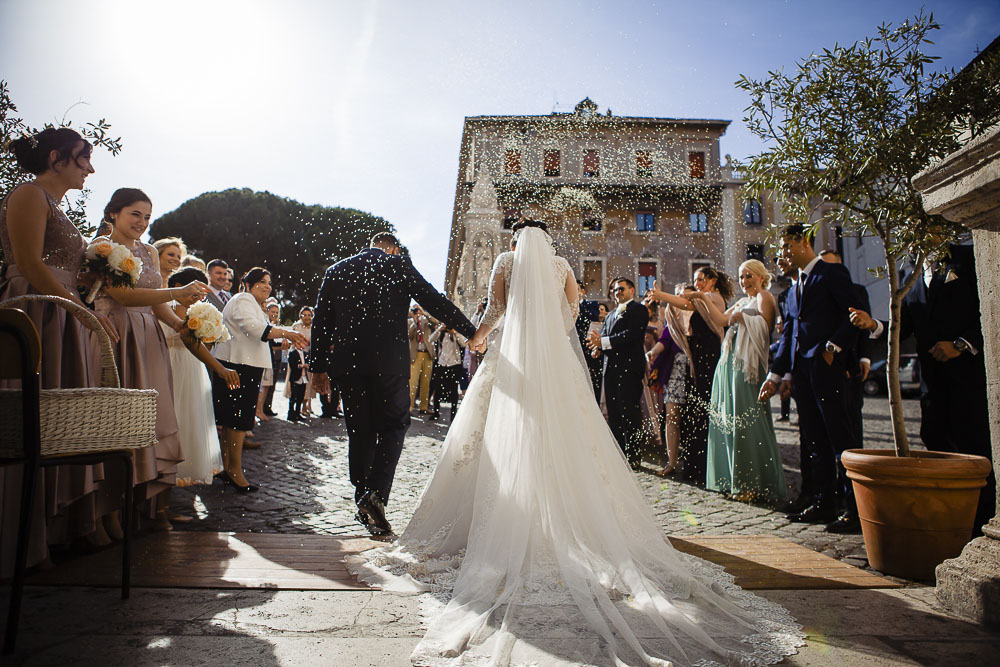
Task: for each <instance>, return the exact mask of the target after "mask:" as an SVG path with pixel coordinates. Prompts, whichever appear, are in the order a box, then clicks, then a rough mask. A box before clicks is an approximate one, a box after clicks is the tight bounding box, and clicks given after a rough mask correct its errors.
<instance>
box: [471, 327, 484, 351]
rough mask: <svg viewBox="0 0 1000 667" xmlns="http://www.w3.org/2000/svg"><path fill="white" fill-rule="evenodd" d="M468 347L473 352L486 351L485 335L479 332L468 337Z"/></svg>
mask: <svg viewBox="0 0 1000 667" xmlns="http://www.w3.org/2000/svg"><path fill="white" fill-rule="evenodd" d="M469 349H470V350H472V351H473V352H485V351H486V336H485V335H483V334H481V333H480V332H478V331H477V332H476V334H475V335H474V336H473V337H472V338H471V339H469Z"/></svg>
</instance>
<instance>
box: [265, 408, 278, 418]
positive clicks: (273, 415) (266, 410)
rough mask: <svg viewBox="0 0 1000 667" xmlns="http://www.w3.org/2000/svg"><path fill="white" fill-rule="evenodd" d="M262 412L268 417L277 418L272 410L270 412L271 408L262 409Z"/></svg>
mask: <svg viewBox="0 0 1000 667" xmlns="http://www.w3.org/2000/svg"><path fill="white" fill-rule="evenodd" d="M263 412H264V414H265V415H267V416H268V417H277V416H278V413H277V412H275V411H274V410H272V409H271V408H264V410H263Z"/></svg>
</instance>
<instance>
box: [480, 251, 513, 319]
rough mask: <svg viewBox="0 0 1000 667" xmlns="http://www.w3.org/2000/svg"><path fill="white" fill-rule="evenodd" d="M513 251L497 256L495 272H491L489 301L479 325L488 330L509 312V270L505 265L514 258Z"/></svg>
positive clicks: (494, 266) (494, 265)
mask: <svg viewBox="0 0 1000 667" xmlns="http://www.w3.org/2000/svg"><path fill="white" fill-rule="evenodd" d="M513 257H514V255H513V253H509V252H504V253H501V254H500V256H499V257H497V261H496V263H494V264H493V273H492V274H490V294H489V302H488V303H487V304H486V311H485V312H484V313H483V319H482V320H481V321H480V323H479V325H480V326H483V325H485V326H486V328H487V331H493V329H495V328H496V326H497V323H499V322H500V318H501V317H503V314H504V313H505V312H507V283H506V277H507V271H506V270H505V265H506V264H509V263H510V261H511V260H512V259H513Z"/></svg>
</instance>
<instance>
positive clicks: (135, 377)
mask: <svg viewBox="0 0 1000 667" xmlns="http://www.w3.org/2000/svg"><path fill="white" fill-rule="evenodd" d="M152 212H153V204H152V201H151V200H150V199H149V197H148V196H147V195H146V193H144V192H143V191H142V190H139V189H137V188H120V189H118V190H116V191H115V192H114V194H112V195H111V200H110V201H109V202H108V204H107V206H105V207H104V219H103V221H102V223H101V232H110V238H111V240H112V241H114V242H115V243H120V244H121V245H123V246H125V247H126V248H128V249H129V250H130V251H131V253H132V258H133V259H134V261H136V262H138V263H139V265H140V267H141V273H140V275H139V279H138V281H136V284H135V286H134V287H112V286H111V285H105V286H104V287H102V288H101V291H100V293H99V294H98V296H97V298H96V299H95V300H94V309H95V310H96V311H98V312H100V313H103V314H105V315H106V316H107V317H108V319H110V320H111V321H112V323H114V325H115V329H116V330H117V331H118V333H119V335H120V340H119V342H118V345H116V346H115V348H114V353H115V362H116V363H117V364H118V374H119V376H120V381H121V386H122V387H123V388H129V389H155V390H156V391H157V397H156V444H155V445H154V446H153V447H147V448H144V449H137V450H134V459H133V461H134V467H135V470H134V480H135V485H136V487H137V489H138V490H139V493H138V494H137V496H136V497H137V499H139V500H149V501H150V513H151V515H155V517H156V527H157V528H160V529H164V530H166V529H169V526H170V513H169V499H168V496H167V495H166V492H167V491H169V490H170V489H171V488H173V487H174V485H175V484H176V477H177V464H178V463H179V462H180V461H181V460H182V459H183V458H184V454H183V451H182V449H181V443H180V438H179V436H178V428H177V417H176V413H175V412H174V401H173V384H172V383H173V379H172V373H171V369H170V354H169V352H168V351H167V341H166V338H165V337H164V335H163V330H162V329H161V328H160V325H159V322H163V323H164V324H166V325H167V326H168V327H170V328H171V329H173V330H175V331H177V332H183V331H184V321H183V320H182V319H181V318H179V317H178V316H177V315H176V314H175V313H174V312H173V310H171V309H170V306H169V305H168V303H169V302H170V301H172V300H174V299H177V300H183V301H187V300H190V299H201V298H202V297H203V296H204V295H205V293H206V292H207V290H208V287H207V286H206V285H205V284H204V283H201V282H198V281H197V280H194V281H191V282H189V283H188V284H187V285H184V286H183V287H168V288H164V287H163V279H162V278H161V277H160V261H159V256H158V254H157V252H156V248H154V247H153V246H151V245H148V244H146V243H143V242H142V241H141V239H142V235H143V234H144V233H145V232H146V229H147V228H148V227H149V220H150V217H151V216H152ZM95 354H96V351H95Z"/></svg>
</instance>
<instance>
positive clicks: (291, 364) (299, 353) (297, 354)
mask: <svg viewBox="0 0 1000 667" xmlns="http://www.w3.org/2000/svg"><path fill="white" fill-rule="evenodd" d="M307 357H308V355H307V354H306V353H305V351H303V350H299V349H296V348H294V347H293V348H292V349H291V350H290V351H289V352H288V381H289V382H298V381H299V380H300V379H301V378H302V369H301V368H299V364H302V363H305V362H306V361H307Z"/></svg>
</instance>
